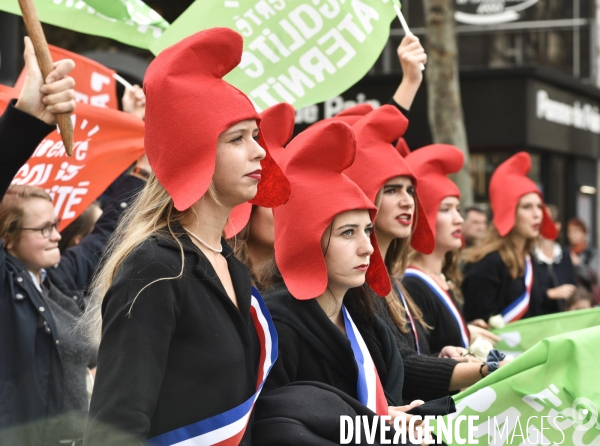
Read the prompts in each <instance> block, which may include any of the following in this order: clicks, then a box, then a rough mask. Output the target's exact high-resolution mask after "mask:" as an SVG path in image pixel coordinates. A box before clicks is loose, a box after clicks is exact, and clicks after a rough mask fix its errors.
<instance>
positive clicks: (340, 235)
mask: <svg viewBox="0 0 600 446" xmlns="http://www.w3.org/2000/svg"><path fill="white" fill-rule="evenodd" d="M372 231H373V225H372V224H371V219H370V217H369V212H368V211H366V210H354V211H347V212H343V213H341V214H338V215H336V217H335V218H334V219H333V222H332V223H331V225H330V226H329V227H328V228H327V229H326V230H325V232H324V233H323V236H322V237H321V248H322V249H323V253H324V256H325V264H326V265H327V278H328V286H329V288H330V289H334V290H348V289H350V288H355V287H358V286H361V285H362V284H363V283H364V282H365V275H366V274H367V269H368V267H369V261H370V256H371V254H373V245H371V239H370V236H371V233H372Z"/></svg>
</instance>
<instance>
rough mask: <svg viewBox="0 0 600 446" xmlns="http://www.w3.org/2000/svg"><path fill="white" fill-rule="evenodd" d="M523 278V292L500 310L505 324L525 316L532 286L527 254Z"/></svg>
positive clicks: (530, 266) (531, 274) (531, 272)
mask: <svg viewBox="0 0 600 446" xmlns="http://www.w3.org/2000/svg"><path fill="white" fill-rule="evenodd" d="M523 279H524V280H525V292H524V293H523V294H521V295H520V296H519V297H518V298H517V299H516V300H514V301H513V302H511V303H510V305H509V306H508V307H506V308H505V309H504V310H502V311H501V312H500V314H501V315H502V319H504V323H505V324H508V323H509V322H514V321H518V320H519V319H521V318H522V317H523V316H525V313H527V310H528V309H529V300H530V297H531V289H532V288H533V267H532V265H531V257H529V255H527V256H525V274H524V275H523Z"/></svg>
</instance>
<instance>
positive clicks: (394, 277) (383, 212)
mask: <svg viewBox="0 0 600 446" xmlns="http://www.w3.org/2000/svg"><path fill="white" fill-rule="evenodd" d="M361 113H362V110H360V109H359V108H358V107H354V108H353V109H348V110H346V111H345V112H343V113H341V114H339V115H337V117H336V118H335V119H340V120H345V121H347V122H348V120H349V119H350V120H352V121H354V122H355V123H354V125H353V127H352V128H353V130H354V132H355V133H356V138H357V141H358V147H357V151H356V160H355V161H354V164H353V165H352V167H350V168H349V169H347V170H346V171H344V173H345V174H346V175H348V177H350V179H351V180H353V181H354V182H355V183H356V184H357V185H358V186H360V188H361V189H362V190H363V192H364V193H365V194H366V195H367V197H369V199H371V200H372V201H374V203H375V204H376V205H377V208H378V210H377V217H376V219H375V234H376V236H377V243H378V245H379V249H380V250H381V253H382V257H383V258H384V259H385V264H386V268H387V271H388V274H389V275H390V278H391V281H392V293H391V294H390V295H388V296H387V297H386V298H385V299H381V298H380V297H379V296H372V300H371V302H372V304H373V306H374V308H375V311H376V313H377V314H378V315H379V316H380V317H381V318H382V319H383V320H384V321H385V322H386V323H387V325H388V327H390V329H391V330H392V332H393V333H394V337H395V339H396V343H397V345H398V350H399V351H400V353H401V355H402V361H403V363H404V387H403V389H404V390H403V393H404V397H405V399H406V400H408V401H411V400H415V399H422V400H425V401H429V400H432V399H436V398H441V397H443V396H446V395H448V393H449V392H450V391H456V390H459V389H461V388H464V387H466V386H469V385H471V384H473V383H475V382H477V381H478V380H480V379H481V375H480V374H479V365H477V364H467V363H464V364H462V363H459V362H457V361H456V360H455V359H451V357H458V358H460V356H459V354H458V353H456V351H457V347H452V345H457V344H451V341H450V340H447V341H446V343H444V344H443V345H442V347H445V348H443V351H444V355H441V356H443V357H438V354H437V353H435V354H431V352H432V351H436V350H430V345H429V343H428V336H427V335H428V334H429V333H430V331H429V330H431V329H432V327H431V326H428V325H427V323H426V322H425V320H424V315H423V312H422V311H421V309H420V308H419V306H417V304H416V303H415V302H414V301H413V300H412V298H411V295H410V294H409V293H407V292H406V290H405V289H404V288H403V286H402V284H401V282H400V279H401V278H402V276H403V275H404V270H405V266H406V264H407V261H408V253H409V250H410V248H409V245H412V247H413V249H415V250H416V251H418V252H423V253H431V252H432V251H433V249H434V247H435V239H434V234H433V233H432V230H431V228H430V223H429V222H428V218H427V214H426V212H427V211H428V208H427V207H426V205H427V204H428V202H429V198H430V197H429V196H428V194H427V193H426V192H430V191H429V190H426V187H424V188H423V191H422V192H421V193H419V191H420V190H421V179H419V180H418V182H417V176H416V173H414V172H413V170H411V168H410V167H409V165H408V164H407V162H406V161H405V159H404V158H403V156H406V155H408V154H409V153H410V152H409V150H408V148H407V147H406V143H404V140H402V139H400V140H399V141H400V142H399V144H398V148H395V147H394V146H393V145H392V142H395V141H396V140H398V138H400V137H401V135H402V134H404V132H405V130H406V127H407V125H408V122H407V121H406V119H405V118H404V116H403V115H402V114H401V113H399V112H398V110H396V109H395V108H394V107H391V106H389V105H384V106H383V107H380V108H379V109H377V110H375V111H372V112H369V111H368V110H366V113H363V115H364V117H360V116H359V119H358V120H356V119H355V118H356V117H357V115H360V114H361ZM446 147H448V146H446ZM450 149H451V150H452V149H454V148H450ZM454 150H456V149H454ZM461 155H462V154H461ZM444 180H445V181H449V180H448V179H447V178H446V177H445V176H444ZM424 181H425V182H427V179H424ZM415 186H417V187H416V189H417V190H416V191H415ZM454 187H455V188H456V186H454ZM432 227H435V220H434V223H433V226H432ZM436 235H437V234H436ZM425 308H428V307H427V306H426V307H425ZM450 323H451V322H450ZM458 345H461V344H458ZM438 350H440V349H439V348H438ZM459 350H462V349H459ZM465 361H466V360H465Z"/></svg>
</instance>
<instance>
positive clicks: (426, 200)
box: [406, 144, 465, 252]
mask: <svg viewBox="0 0 600 446" xmlns="http://www.w3.org/2000/svg"><path fill="white" fill-rule="evenodd" d="M406 162H407V163H408V165H409V166H410V167H411V168H412V170H413V172H414V173H415V175H416V176H417V179H418V183H417V196H418V197H419V201H420V202H421V204H422V205H423V209H424V211H425V215H426V216H427V220H428V221H429V226H430V228H431V231H432V233H433V237H434V239H435V224H436V220H437V213H438V209H439V207H440V203H441V202H442V200H443V199H444V198H446V197H458V198H460V189H459V188H458V186H457V185H456V184H454V182H453V181H452V180H451V179H450V178H448V177H447V175H448V174H450V173H456V172H458V171H459V170H460V169H461V168H462V166H463V164H464V163H465V155H464V154H463V153H462V152H461V151H460V149H458V148H456V147H454V146H451V145H448V144H432V145H430V146H425V147H422V148H420V149H418V150H415V151H414V152H411V153H410V154H409V155H408V156H407V157H406ZM415 249H416V248H415ZM417 251H419V250H418V249H417ZM420 252H422V251H420Z"/></svg>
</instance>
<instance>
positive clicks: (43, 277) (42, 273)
mask: <svg viewBox="0 0 600 446" xmlns="http://www.w3.org/2000/svg"><path fill="white" fill-rule="evenodd" d="M27 272H28V273H29V275H30V276H31V281H32V282H33V284H34V285H35V287H36V288H37V290H38V291H39V292H40V293H41V292H42V284H41V283H38V280H37V276H36V275H35V274H33V273H32V272H31V271H29V270H28V271H27ZM47 275H48V273H47V272H46V270H45V269H44V268H42V269H40V281H41V282H44V280H46V276H47Z"/></svg>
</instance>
